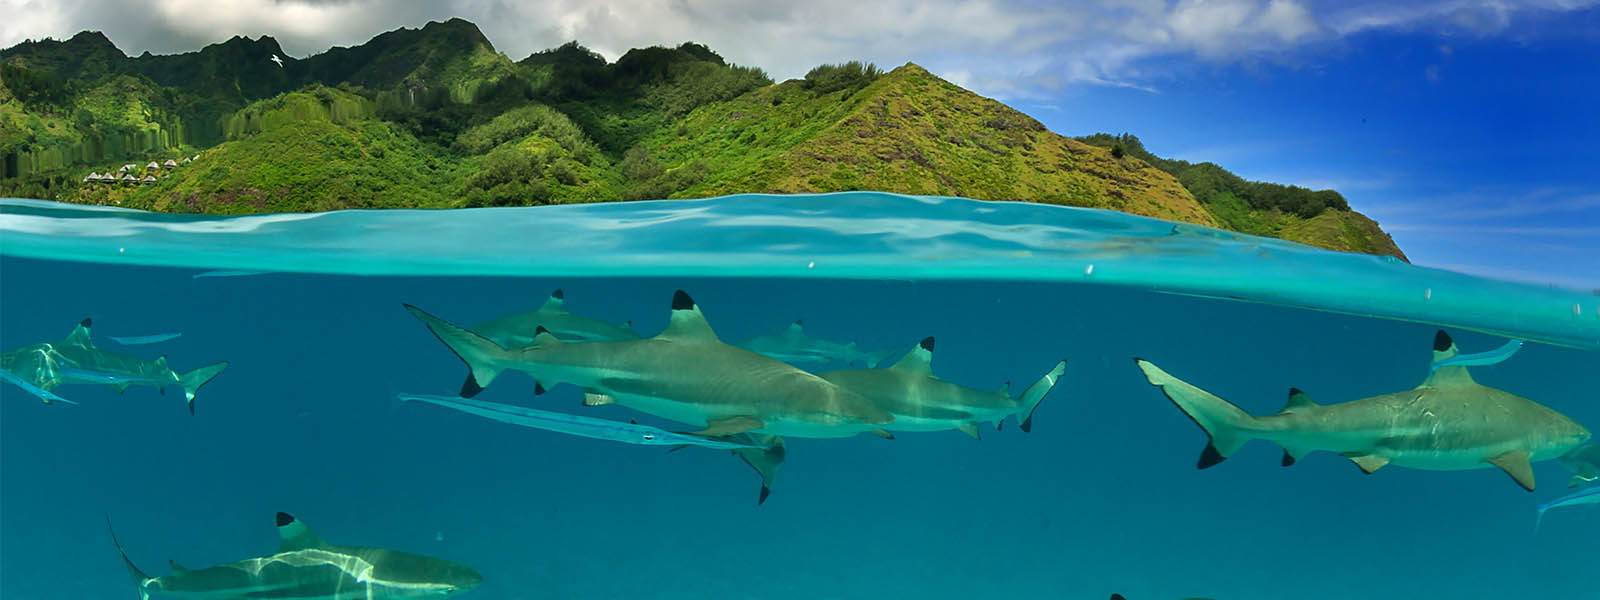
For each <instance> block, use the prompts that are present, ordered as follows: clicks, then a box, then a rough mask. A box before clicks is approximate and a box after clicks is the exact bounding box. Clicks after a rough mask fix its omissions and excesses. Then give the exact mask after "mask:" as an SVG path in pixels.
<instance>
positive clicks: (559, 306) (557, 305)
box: [539, 288, 567, 312]
mask: <svg viewBox="0 0 1600 600" xmlns="http://www.w3.org/2000/svg"><path fill="white" fill-rule="evenodd" d="M539 312H567V294H566V292H563V291H561V290H560V289H559V288H558V289H556V291H554V292H550V298H549V299H547V300H545V301H544V304H543V305H540V306H539Z"/></svg>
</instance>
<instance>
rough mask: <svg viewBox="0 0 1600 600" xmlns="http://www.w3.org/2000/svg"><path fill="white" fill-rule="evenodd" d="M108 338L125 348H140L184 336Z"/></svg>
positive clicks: (161, 334) (111, 336)
mask: <svg viewBox="0 0 1600 600" xmlns="http://www.w3.org/2000/svg"><path fill="white" fill-rule="evenodd" d="M106 337H109V338H111V341H113V342H116V343H118V344H122V345H124V346H138V345H142V344H155V343H159V342H165V341H167V340H172V339H177V338H179V337H183V334H182V333H157V334H153V335H125V336H122V337H117V336H114V335H110V336H106Z"/></svg>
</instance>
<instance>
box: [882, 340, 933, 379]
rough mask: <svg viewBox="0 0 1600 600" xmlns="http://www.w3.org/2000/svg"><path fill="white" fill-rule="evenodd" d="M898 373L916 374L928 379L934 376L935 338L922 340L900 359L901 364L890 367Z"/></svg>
mask: <svg viewBox="0 0 1600 600" xmlns="http://www.w3.org/2000/svg"><path fill="white" fill-rule="evenodd" d="M889 368H891V369H894V370H896V371H905V372H907V373H915V374H917V375H923V376H926V377H932V376H933V336H928V337H925V338H922V341H921V342H917V345H915V346H912V347H911V351H910V352H907V353H906V355H905V356H902V357H900V360H899V362H896V363H894V366H892V367H889Z"/></svg>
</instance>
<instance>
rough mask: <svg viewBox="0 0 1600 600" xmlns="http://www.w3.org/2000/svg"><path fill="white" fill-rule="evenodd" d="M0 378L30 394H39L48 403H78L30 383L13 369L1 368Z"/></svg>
mask: <svg viewBox="0 0 1600 600" xmlns="http://www.w3.org/2000/svg"><path fill="white" fill-rule="evenodd" d="M0 379H4V380H6V381H9V382H11V383H12V384H13V385H16V386H17V387H19V388H22V389H23V391H25V392H28V393H29V394H33V395H35V396H38V397H39V399H41V400H44V401H45V402H46V403H49V402H65V403H67V404H77V402H73V401H71V400H68V399H66V398H62V397H61V396H57V395H55V393H53V392H49V391H46V390H44V389H41V388H40V387H39V386H36V385H34V384H32V383H29V382H28V381H27V380H26V379H23V378H21V377H17V376H16V375H14V374H12V373H11V371H6V370H3V369H0Z"/></svg>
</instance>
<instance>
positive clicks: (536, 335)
mask: <svg viewBox="0 0 1600 600" xmlns="http://www.w3.org/2000/svg"><path fill="white" fill-rule="evenodd" d="M559 343H561V338H558V337H556V334H554V333H550V330H549V329H545V328H544V326H543V325H540V326H538V327H536V328H534V330H533V345H534V346H535V347H538V346H548V345H550V344H559Z"/></svg>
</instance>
